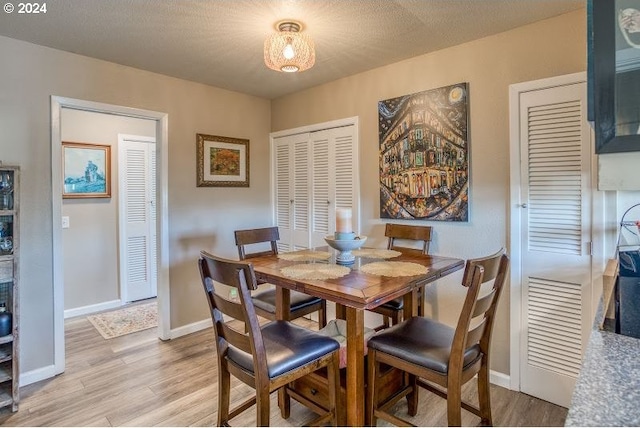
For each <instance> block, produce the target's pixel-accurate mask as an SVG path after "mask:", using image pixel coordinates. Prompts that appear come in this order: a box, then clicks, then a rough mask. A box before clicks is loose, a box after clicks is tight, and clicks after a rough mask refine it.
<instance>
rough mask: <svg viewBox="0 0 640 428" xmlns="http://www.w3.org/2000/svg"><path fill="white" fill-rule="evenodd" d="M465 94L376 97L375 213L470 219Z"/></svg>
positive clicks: (464, 89) (463, 90)
mask: <svg viewBox="0 0 640 428" xmlns="http://www.w3.org/2000/svg"><path fill="white" fill-rule="evenodd" d="M638 1H640V0H638ZM468 94H469V85H468V84H467V83H466V82H461V83H457V84H455V85H449V86H444V87H442V88H436V89H430V90H426V91H422V92H417V93H414V94H409V95H404V96H401V97H397V98H390V99H387V100H383V101H380V102H378V136H379V142H380V149H379V150H380V152H379V155H380V157H379V159H380V164H379V168H378V169H379V173H380V218H392V219H406V220H438V221H469V137H468V135H469V130H468V123H469V95H468Z"/></svg>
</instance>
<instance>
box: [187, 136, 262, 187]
mask: <svg viewBox="0 0 640 428" xmlns="http://www.w3.org/2000/svg"><path fill="white" fill-rule="evenodd" d="M196 146H197V163H198V164H197V171H198V174H197V185H198V187H249V140H245V139H241V138H229V137H220V136H217V135H206V134H196Z"/></svg>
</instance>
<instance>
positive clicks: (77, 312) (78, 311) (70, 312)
mask: <svg viewBox="0 0 640 428" xmlns="http://www.w3.org/2000/svg"><path fill="white" fill-rule="evenodd" d="M120 306H122V301H121V300H111V301H109V302H103V303H97V304H95V305H89V306H82V307H79V308H74V309H67V310H65V311H64V319H67V318H72V317H79V316H81V315H87V314H93V313H95V312H100V311H106V310H108V309H113V308H118V307H120Z"/></svg>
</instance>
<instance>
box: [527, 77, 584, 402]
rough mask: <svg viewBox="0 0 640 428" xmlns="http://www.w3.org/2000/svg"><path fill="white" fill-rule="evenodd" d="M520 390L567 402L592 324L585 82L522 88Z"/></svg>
mask: <svg viewBox="0 0 640 428" xmlns="http://www.w3.org/2000/svg"><path fill="white" fill-rule="evenodd" d="M520 123H521V133H520V137H521V138H520V142H521V147H520V151H521V172H522V177H521V179H522V187H523V188H522V202H523V205H522V207H521V224H522V229H521V230H522V241H521V242H522V248H521V254H522V271H521V272H522V278H521V281H522V282H521V284H522V296H523V302H522V308H523V318H522V326H523V329H522V335H521V350H522V352H521V362H520V367H521V373H520V375H521V377H520V381H521V390H522V391H523V392H525V393H527V394H530V395H533V396H536V397H539V398H542V399H544V400H547V401H550V402H553V403H556V404H559V405H561V406H565V407H568V406H569V404H570V400H571V395H572V393H573V388H574V386H575V380H576V377H577V375H578V371H579V369H580V363H581V359H582V354H583V351H584V348H585V345H586V340H587V338H588V334H589V331H590V327H591V321H592V320H591V319H589V314H590V311H589V310H588V308H587V306H586V305H589V302H591V294H590V293H591V242H590V237H591V226H590V225H591V187H590V186H591V184H590V183H591V167H590V165H591V163H590V162H591V161H590V159H591V154H590V129H589V125H588V123H587V122H586V85H585V84H584V83H581V84H573V85H567V86H561V87H556V88H550V89H543V90H537V91H531V92H524V93H522V94H521V98H520Z"/></svg>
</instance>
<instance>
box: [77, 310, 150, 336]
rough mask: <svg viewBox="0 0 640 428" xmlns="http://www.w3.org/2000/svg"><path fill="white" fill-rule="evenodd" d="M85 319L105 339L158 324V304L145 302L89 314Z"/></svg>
mask: <svg viewBox="0 0 640 428" xmlns="http://www.w3.org/2000/svg"><path fill="white" fill-rule="evenodd" d="M87 319H88V320H89V322H90V323H91V324H93V326H94V327H95V328H96V330H98V332H100V334H101V335H102V337H104V338H105V339H113V338H114V337H119V336H124V335H125V334H129V333H135V332H136V331H142V330H146V329H148V328H153V327H157V326H158V304H157V303H156V302H154V303H145V304H142V305H134V306H130V307H128V308H123V309H118V310H115V311H110V312H103V313H100V314H95V315H89V316H87Z"/></svg>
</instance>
